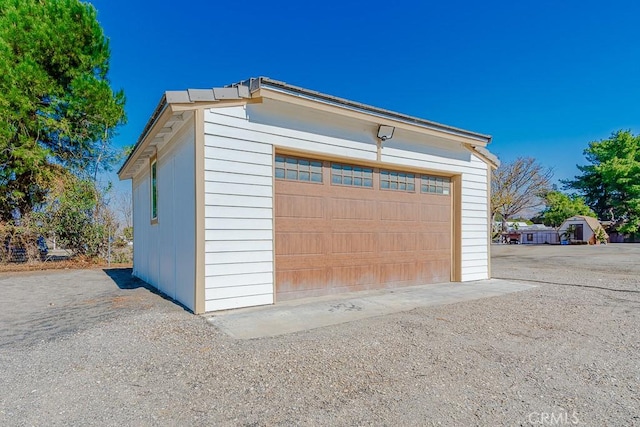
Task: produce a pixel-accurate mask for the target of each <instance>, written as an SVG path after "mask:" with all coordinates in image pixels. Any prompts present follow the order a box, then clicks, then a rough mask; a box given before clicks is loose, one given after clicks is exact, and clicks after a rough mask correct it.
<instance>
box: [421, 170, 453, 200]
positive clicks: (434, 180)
mask: <svg viewBox="0 0 640 427" xmlns="http://www.w3.org/2000/svg"><path fill="white" fill-rule="evenodd" d="M420 181H421V184H420V191H421V192H422V193H431V194H442V195H445V196H448V195H449V193H450V191H451V180H450V179H449V178H443V177H440V176H428V175H422V177H421V178H420Z"/></svg>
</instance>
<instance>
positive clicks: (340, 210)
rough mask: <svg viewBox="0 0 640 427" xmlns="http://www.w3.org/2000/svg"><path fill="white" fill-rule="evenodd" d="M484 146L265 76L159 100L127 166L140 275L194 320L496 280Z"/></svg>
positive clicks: (476, 138) (492, 163) (482, 139)
mask: <svg viewBox="0 0 640 427" xmlns="http://www.w3.org/2000/svg"><path fill="white" fill-rule="evenodd" d="M490 141H491V138H490V137H489V136H487V135H483V134H479V133H475V132H470V131H466V130H462V129H458V128H454V127H451V126H446V125H442V124H438V123H434V122H431V121H427V120H423V119H419V118H415V117H411V116H407V115H403V114H399V113H395V112H392V111H387V110H383V109H380V108H376V107H371V106H368V105H364V104H360V103H357V102H353V101H349V100H345V99H341V98H337V97H334V96H330V95H325V94H321V93H318V92H314V91H310V90H307V89H303V88H299V87H296V86H292V85H289V84H286V83H282V82H278V81H275V80H271V79H267V78H264V77H261V78H256V79H250V80H246V81H242V82H240V83H236V84H233V85H230V86H227V87H221V88H213V89H196V90H194V89H189V90H186V91H169V92H166V93H165V94H164V95H163V96H162V98H161V100H160V103H159V104H158V106H157V108H156V109H155V111H154V113H153V114H152V116H151V118H150V119H149V122H148V123H147V125H146V127H145V129H144V130H143V132H142V134H141V136H140V138H139V140H138V142H137V144H136V146H135V148H134V150H133V151H132V153H131V155H130V156H129V158H128V159H127V161H126V162H125V164H124V165H123V166H122V168H121V169H120V171H119V177H120V179H131V180H132V188H133V211H134V267H133V273H134V275H136V276H137V277H139V278H141V279H142V280H145V281H146V282H148V283H149V284H151V285H152V286H154V287H157V288H158V289H159V290H160V291H161V292H163V293H165V294H166V295H168V296H169V297H171V298H174V299H175V300H177V301H179V302H180V303H182V304H183V305H184V306H186V307H187V308H189V309H190V310H192V311H193V312H194V313H204V312H209V311H216V310H225V309H232V308H239V307H248V306H255V305H264V304H273V303H275V302H277V301H283V300H290V299H296V298H303V297H310V296H319V295H327V294H332V293H341V292H351V291H360V290H368V289H382V288H394V287H400V286H411V285H418V284H429V283H441V282H448V281H452V282H458V281H471V280H481V279H487V278H488V277H489V275H490V257H489V249H490V247H489V243H490V235H489V232H490V227H489V222H490V215H489V194H490V189H489V183H490V181H491V180H490V176H491V171H492V169H493V168H495V167H497V162H498V161H497V159H496V158H495V156H493V155H492V154H491V153H490V152H489V151H487V149H486V148H485V147H486V145H487V144H488V143H489V142H490Z"/></svg>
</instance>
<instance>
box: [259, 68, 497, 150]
mask: <svg viewBox="0 0 640 427" xmlns="http://www.w3.org/2000/svg"><path fill="white" fill-rule="evenodd" d="M281 85H282V84H281ZM252 95H253V96H256V95H257V96H261V97H265V98H271V99H275V98H276V97H277V96H278V95H284V96H285V97H286V99H285V98H282V97H279V99H280V100H285V101H288V102H295V100H298V101H308V102H311V103H313V104H315V106H314V107H313V108H318V107H317V105H326V106H328V107H333V109H336V108H337V109H339V110H342V111H345V110H346V111H349V112H351V113H355V114H357V115H358V116H359V117H360V118H363V117H366V118H367V119H368V120H371V117H376V118H379V119H383V120H385V122H386V123H389V124H391V123H393V124H395V125H397V126H398V127H404V128H408V129H412V130H419V131H420V132H422V133H429V134H431V135H436V136H442V135H443V134H446V135H448V136H449V137H454V139H456V140H458V141H460V142H469V141H473V142H474V143H475V144H476V145H483V146H486V145H487V144H488V143H489V142H491V137H490V136H488V135H482V134H477V133H474V132H469V131H465V130H463V129H458V128H454V127H450V126H446V125H441V124H439V123H435V122H428V121H426V120H423V119H419V118H416V117H411V116H406V115H404V114H400V113H395V112H392V111H387V110H383V109H379V108H375V107H371V106H368V105H365V104H359V103H355V102H351V101H347V100H343V99H341V98H336V97H332V96H329V95H324V94H320V93H318V94H316V93H310V92H309V91H306V90H304V89H302V88H295V87H293V88H292V89H290V88H289V86H287V87H281V86H276V85H273V84H271V82H270V81H268V80H264V79H262V81H261V84H260V86H259V89H258V90H257V91H255V92H254V93H253V94H252ZM333 109H332V110H331V111H334V112H335V110H333ZM342 114H344V113H342Z"/></svg>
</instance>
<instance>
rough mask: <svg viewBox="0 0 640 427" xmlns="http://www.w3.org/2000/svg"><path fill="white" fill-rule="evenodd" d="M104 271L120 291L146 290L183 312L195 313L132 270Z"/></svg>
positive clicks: (104, 269)
mask: <svg viewBox="0 0 640 427" xmlns="http://www.w3.org/2000/svg"><path fill="white" fill-rule="evenodd" d="M102 271H104V273H105V274H106V275H107V276H109V278H110V279H111V280H113V282H114V283H115V284H116V285H117V286H118V288H120V289H138V288H144V289H146V290H148V291H149V292H151V293H153V294H155V295H158V296H159V297H161V298H163V299H165V300H167V301H171V302H172V303H174V304H176V305H177V306H179V307H181V308H182V309H183V310H185V311H188V312H189V313H193V311H192V310H190V309H189V308H187V307H186V306H185V305H183V304H182V303H180V302H179V301H176V300H175V299H173V298H171V297H170V296H168V295H166V294H164V293H162V292H160V291H159V290H158V289H156V288H154V287H153V286H151V285H150V284H148V283H147V282H145V281H144V280H141V279H138V278H137V277H135V276H134V275H133V269H131V268H103V269H102Z"/></svg>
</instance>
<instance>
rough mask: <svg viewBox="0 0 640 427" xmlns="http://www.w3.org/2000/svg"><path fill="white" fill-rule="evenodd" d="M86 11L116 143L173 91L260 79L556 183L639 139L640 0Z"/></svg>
mask: <svg viewBox="0 0 640 427" xmlns="http://www.w3.org/2000/svg"><path fill="white" fill-rule="evenodd" d="M91 3H93V4H94V6H95V7H96V8H97V9H98V19H99V21H100V23H101V24H102V26H103V28H104V30H105V33H106V35H107V36H108V37H109V38H110V42H111V50H112V57H111V70H110V79H111V82H112V85H113V86H114V88H122V89H124V91H125V93H126V96H127V114H128V120H129V121H128V124H126V125H125V126H123V127H122V128H121V129H120V133H119V135H118V136H117V137H116V139H115V143H116V144H117V145H126V144H132V143H134V142H135V141H136V140H137V137H138V135H139V134H140V132H141V131H142V129H143V127H144V125H145V123H146V121H147V119H148V118H149V116H150V114H151V113H152V111H153V109H154V107H155V106H156V104H157V102H158V100H159V99H160V96H161V94H162V92H163V91H165V90H179V89H187V88H206V87H214V86H216V87H219V86H223V85H225V84H229V83H233V82H237V81H240V80H243V79H246V78H248V77H256V76H260V75H262V76H268V77H271V78H273V79H276V80H282V81H285V82H287V83H290V84H294V85H297V86H302V87H305V88H308V89H312V90H317V91H320V92H324V93H328V94H331V95H335V96H340V97H344V98H348V99H351V100H355V101H359V102H363V103H367V104H371V105H374V106H377V107H382V108H386V109H390V110H394V111H398V112H402V113H406V114H410V115H414V116H418V117H422V118H425V119H429V120H434V121H437V122H441V123H445V124H448V125H452V126H457V127H461V128H465V129H469V130H472V131H477V132H481V133H487V134H490V135H492V136H493V142H492V143H491V144H490V146H489V148H490V149H491V151H492V152H494V153H495V154H497V155H498V156H499V157H500V158H501V159H502V160H503V161H511V160H513V159H515V158H516V157H518V156H530V157H535V158H536V159H538V161H539V162H540V163H542V164H543V165H545V166H549V167H552V168H553V169H554V170H555V179H566V178H571V177H573V176H574V175H575V174H577V173H578V170H577V169H576V167H575V165H576V164H584V163H585V161H584V156H583V153H582V152H583V150H584V149H585V148H586V146H587V144H588V143H589V142H590V141H593V140H600V139H603V138H607V137H608V136H609V135H610V134H611V132H613V131H616V130H618V129H631V130H632V131H633V132H634V133H639V132H640V106H639V102H640V32H639V31H638V30H637V28H638V17H639V16H640V3H639V2H633V1H611V2H601V1H591V0H583V1H573V0H567V1H557V0H556V1H535V2H533V1H530V2H524V1H509V2H507V1H490V0H488V1H485V2H475V1H457V0H448V1H438V2H429V1H422V2H421V1H415V2H406V1H401V0H399V1H394V2H379V1H368V2H353V3H351V2H348V1H341V2H335V1H322V2H303V1H284V2H277V1H273V2H264V1H262V2H253V1H244V2H235V1H227V0H214V1H191V2H176V1H172V2H168V1H164V0H158V1H155V2H135V1H133V2H132V1H130V0H128V1H124V0H95V1H92V2H91ZM113 179H114V180H116V179H117V178H116V177H115V175H114V176H113Z"/></svg>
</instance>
